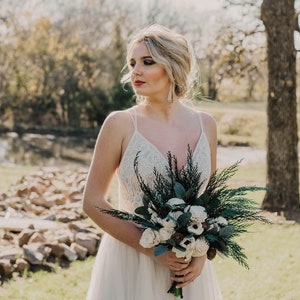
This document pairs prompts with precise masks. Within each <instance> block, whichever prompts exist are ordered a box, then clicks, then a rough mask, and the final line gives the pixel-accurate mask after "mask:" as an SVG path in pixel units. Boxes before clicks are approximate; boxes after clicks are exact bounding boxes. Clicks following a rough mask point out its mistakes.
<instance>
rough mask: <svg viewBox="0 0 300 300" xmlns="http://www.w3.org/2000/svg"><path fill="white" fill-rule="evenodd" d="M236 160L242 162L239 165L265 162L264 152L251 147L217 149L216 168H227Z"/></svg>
mask: <svg viewBox="0 0 300 300" xmlns="http://www.w3.org/2000/svg"><path fill="white" fill-rule="evenodd" d="M238 160H242V162H241V164H249V163H257V162H265V161H266V151H265V150H263V149H254V148H251V147H218V159H217V165H218V167H226V166H229V165H231V164H233V163H235V162H237V161H238Z"/></svg>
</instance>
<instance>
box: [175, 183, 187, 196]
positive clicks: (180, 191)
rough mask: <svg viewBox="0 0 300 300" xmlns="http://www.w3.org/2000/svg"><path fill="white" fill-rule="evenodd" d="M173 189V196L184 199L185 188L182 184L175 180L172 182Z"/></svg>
mask: <svg viewBox="0 0 300 300" xmlns="http://www.w3.org/2000/svg"><path fill="white" fill-rule="evenodd" d="M174 191H175V196H176V197H177V198H179V199H184V195H185V193H186V191H185V188H184V187H183V185H182V184H181V183H179V182H177V181H176V182H175V184H174Z"/></svg>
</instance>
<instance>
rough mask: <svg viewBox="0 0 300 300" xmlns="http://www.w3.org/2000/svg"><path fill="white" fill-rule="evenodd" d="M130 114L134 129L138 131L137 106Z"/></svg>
mask: <svg viewBox="0 0 300 300" xmlns="http://www.w3.org/2000/svg"><path fill="white" fill-rule="evenodd" d="M129 115H130V118H131V120H132V123H133V127H134V130H135V131H137V120H136V111H135V108H133V109H132V111H130V113H129Z"/></svg>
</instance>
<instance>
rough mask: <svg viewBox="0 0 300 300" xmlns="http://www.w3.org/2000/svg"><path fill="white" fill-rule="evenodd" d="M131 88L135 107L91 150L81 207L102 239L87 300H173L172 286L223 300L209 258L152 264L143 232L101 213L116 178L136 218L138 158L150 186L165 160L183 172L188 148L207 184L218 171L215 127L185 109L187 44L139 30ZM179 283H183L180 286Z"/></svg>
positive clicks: (122, 200)
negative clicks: (171, 157) (172, 159)
mask: <svg viewBox="0 0 300 300" xmlns="http://www.w3.org/2000/svg"><path fill="white" fill-rule="evenodd" d="M127 64H128V69H129V72H128V74H127V75H126V76H125V77H124V82H127V81H130V82H131V84H132V86H133V89H134V91H135V93H136V95H137V104H136V105H134V106H133V107H131V108H130V109H127V110H124V111H116V112H113V113H111V114H110V115H109V116H108V117H107V118H106V120H105V122H104V124H103V126H102V128H101V130H100V133H99V136H98V139H97V142H96V145H95V150H94V155H93V159H92V162H91V166H90V170H89V174H88V178H87V182H86V186H85V191H84V199H83V209H84V211H85V213H86V214H87V215H88V216H89V217H90V218H91V219H92V220H93V221H94V222H95V223H96V224H97V225H98V226H99V227H101V228H102V229H103V230H104V231H105V234H104V236H103V238H102V241H101V245H100V247H99V251H98V254H97V257H96V261H95V264H94V268H93V272H92V276H91V281H90V286H89V290H88V294H87V299H88V300H171V299H175V297H174V296H173V295H172V294H170V293H167V291H168V289H169V288H170V285H171V283H172V281H177V282H178V284H177V287H179V288H182V289H183V297H184V298H183V299H184V300H212V299H215V300H216V299H221V294H220V290H219V287H218V283H217V280H216V278H215V275H214V270H213V266H212V263H211V261H209V260H208V259H207V257H206V255H204V256H201V257H193V258H191V259H190V260H188V261H186V260H185V259H184V258H177V257H176V255H175V253H174V252H172V251H168V252H165V253H164V254H162V255H159V256H155V255H154V249H153V248H143V247H142V246H141V245H140V243H139V240H140V238H141V235H142V232H141V231H140V229H139V228H137V227H136V225H135V224H134V223H132V222H129V221H124V220H120V219H117V218H114V217H111V216H109V215H106V214H103V213H100V212H99V211H98V210H97V209H96V208H95V207H96V206H98V207H100V208H102V209H112V208H113V207H112V206H111V204H110V203H109V202H108V201H107V192H108V189H109V186H110V183H111V181H112V178H113V176H114V174H115V173H117V176H118V181H119V209H122V210H126V211H128V212H134V209H135V208H136V207H138V206H140V205H141V204H142V194H143V193H142V191H141V189H140V187H139V183H138V181H137V179H136V176H135V172H134V168H133V164H134V158H135V156H136V153H137V152H138V151H140V155H139V160H140V162H141V163H140V166H139V172H140V173H141V175H142V177H143V178H144V179H145V181H146V183H147V184H149V185H151V184H152V183H153V167H156V169H157V171H158V172H160V173H164V172H165V167H166V165H167V153H168V152H169V151H170V152H171V153H172V154H174V155H175V156H176V157H177V160H178V167H179V168H181V167H183V166H185V164H186V159H187V145H189V146H190V148H191V150H192V152H193V159H194V161H195V162H196V163H197V164H198V166H199V170H200V171H201V172H202V174H203V175H204V176H205V178H207V179H208V178H209V176H210V174H211V173H212V172H214V171H215V169H216V145H217V134H216V131H217V130H216V123H215V120H214V119H213V118H212V117H211V116H210V115H209V114H206V113H203V112H198V111H196V110H194V109H191V108H190V107H188V106H186V105H185V104H184V101H185V100H190V99H188V98H187V95H188V92H189V91H190V83H192V75H193V74H194V72H193V71H194V69H195V68H194V67H195V59H194V56H193V51H192V48H191V46H190V44H189V42H188V41H187V40H186V39H185V38H184V37H183V36H182V35H180V34H178V33H176V32H173V31H171V30H169V29H167V28H165V27H163V26H161V25H151V26H149V27H147V28H144V29H142V30H140V31H139V32H138V33H137V34H136V35H135V36H134V37H133V38H132V40H131V42H130V43H129V45H128V49H127ZM179 276H180V278H179Z"/></svg>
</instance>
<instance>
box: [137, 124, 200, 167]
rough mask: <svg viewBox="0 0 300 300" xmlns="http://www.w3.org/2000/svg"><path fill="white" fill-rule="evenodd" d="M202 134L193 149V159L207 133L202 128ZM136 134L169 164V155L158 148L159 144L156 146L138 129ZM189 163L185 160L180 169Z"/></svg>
mask: <svg viewBox="0 0 300 300" xmlns="http://www.w3.org/2000/svg"><path fill="white" fill-rule="evenodd" d="M201 130H202V131H201V134H200V136H199V137H198V140H197V143H196V146H195V148H194V150H193V151H192V159H194V156H195V153H196V152H197V150H198V147H199V144H200V141H201V140H202V137H203V136H204V135H205V133H204V131H203V129H202V128H201ZM134 134H138V135H139V136H140V137H142V138H143V139H144V140H145V141H146V142H147V143H148V144H149V145H150V146H151V147H152V148H153V149H154V150H155V151H156V152H157V153H158V154H159V155H160V157H161V158H162V159H163V160H164V162H165V163H166V164H168V159H167V157H166V156H165V155H166V154H167V153H166V154H163V153H162V152H161V151H160V150H159V149H158V148H157V146H155V144H153V143H152V142H151V141H150V140H149V139H148V138H146V137H145V136H144V135H143V134H142V133H141V132H139V131H138V130H137V129H135V132H134ZM186 147H187V148H186V150H187V149H188V145H186ZM187 153H188V152H187V151H186V155H187ZM186 165H187V161H186V162H185V164H183V165H181V166H180V168H179V169H182V168H185V167H186Z"/></svg>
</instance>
